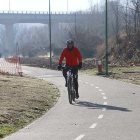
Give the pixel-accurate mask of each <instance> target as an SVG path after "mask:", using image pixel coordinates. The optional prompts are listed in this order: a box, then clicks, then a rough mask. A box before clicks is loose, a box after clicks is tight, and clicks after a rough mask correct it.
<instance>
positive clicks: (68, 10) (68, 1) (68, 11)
mask: <svg viewBox="0 0 140 140" xmlns="http://www.w3.org/2000/svg"><path fill="white" fill-rule="evenodd" d="M67 12H69V0H67Z"/></svg>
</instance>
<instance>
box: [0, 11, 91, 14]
mask: <svg viewBox="0 0 140 140" xmlns="http://www.w3.org/2000/svg"><path fill="white" fill-rule="evenodd" d="M0 14H49V12H48V11H0ZM51 14H91V11H78V12H66V11H60V12H58V11H52V12H51Z"/></svg>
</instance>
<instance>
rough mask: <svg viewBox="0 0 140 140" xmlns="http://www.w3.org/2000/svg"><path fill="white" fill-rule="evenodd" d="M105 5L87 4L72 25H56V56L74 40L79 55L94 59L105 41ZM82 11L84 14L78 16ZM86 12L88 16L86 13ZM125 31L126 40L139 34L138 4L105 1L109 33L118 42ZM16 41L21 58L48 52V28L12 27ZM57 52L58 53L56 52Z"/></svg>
mask: <svg viewBox="0 0 140 140" xmlns="http://www.w3.org/2000/svg"><path fill="white" fill-rule="evenodd" d="M105 11H106V9H105V3H104V2H101V3H99V4H96V5H92V4H91V5H90V8H89V9H87V10H86V11H77V12H75V16H74V18H73V19H72V23H71V24H61V26H60V25H59V36H57V37H56V38H55V39H53V40H54V42H52V47H53V50H54V51H55V52H56V54H57V55H59V54H60V52H61V50H62V49H63V48H64V47H66V40H67V39H73V40H74V42H75V46H77V47H78V48H79V49H80V51H81V53H82V56H83V57H85V58H88V57H95V56H96V53H97V46H98V45H100V44H102V43H103V42H104V40H105ZM82 12H85V14H81V13H82ZM86 12H87V14H86ZM121 32H124V34H126V37H127V39H128V40H131V39H132V38H133V37H134V36H137V37H138V36H139V35H140V1H139V0H121V1H120V0H108V33H109V37H112V36H116V43H120V42H121V39H120V33H121ZM14 36H15V42H18V46H19V48H20V53H21V54H22V55H23V56H29V57H33V56H36V55H39V54H43V53H44V52H45V51H47V50H48V51H49V31H48V26H47V25H44V26H37V27H35V26H33V27H30V28H29V27H27V26H25V25H24V24H16V25H15V26H14ZM4 42H5V33H4V28H3V27H1V28H0V51H3V52H4V51H6V50H4V48H5V44H4ZM58 52H59V53H58Z"/></svg>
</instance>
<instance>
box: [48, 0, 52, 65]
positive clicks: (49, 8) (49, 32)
mask: <svg viewBox="0 0 140 140" xmlns="http://www.w3.org/2000/svg"><path fill="white" fill-rule="evenodd" d="M49 34H50V68H52V46H51V44H52V41H51V3H50V0H49Z"/></svg>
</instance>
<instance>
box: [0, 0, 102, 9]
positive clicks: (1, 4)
mask: <svg viewBox="0 0 140 140" xmlns="http://www.w3.org/2000/svg"><path fill="white" fill-rule="evenodd" d="M50 1H51V10H52V11H67V0H50ZM100 1H101V0H68V3H69V4H68V5H69V11H78V10H84V9H87V8H89V7H90V5H91V3H92V4H95V3H97V2H100ZM10 5H11V6H10V8H11V10H20V11H22V10H23V11H48V10H49V0H10ZM1 10H9V0H0V11H1Z"/></svg>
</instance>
